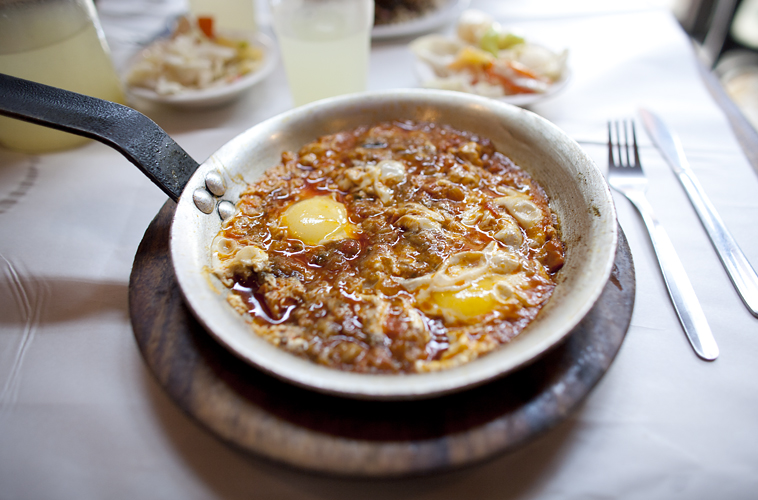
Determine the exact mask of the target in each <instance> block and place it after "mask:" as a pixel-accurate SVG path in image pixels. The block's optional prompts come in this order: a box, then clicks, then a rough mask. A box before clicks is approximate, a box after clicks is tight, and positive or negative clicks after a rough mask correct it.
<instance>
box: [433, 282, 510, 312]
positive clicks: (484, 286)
mask: <svg viewBox="0 0 758 500" xmlns="http://www.w3.org/2000/svg"><path fill="white" fill-rule="evenodd" d="M495 285H497V281H496V280H494V279H492V278H490V277H485V278H482V279H480V280H478V281H475V282H474V283H472V284H471V285H469V286H467V287H466V288H463V289H462V290H458V291H455V292H452V291H451V292H433V293H432V300H433V301H434V303H435V304H436V305H437V306H438V307H439V308H440V309H442V310H444V311H446V312H447V313H449V314H450V315H452V316H455V317H456V318H458V319H463V320H468V319H473V318H477V317H479V316H483V315H484V314H487V313H489V312H491V311H492V310H493V309H494V308H495V306H497V305H498V300H497V297H496V293H497V292H496V291H495Z"/></svg>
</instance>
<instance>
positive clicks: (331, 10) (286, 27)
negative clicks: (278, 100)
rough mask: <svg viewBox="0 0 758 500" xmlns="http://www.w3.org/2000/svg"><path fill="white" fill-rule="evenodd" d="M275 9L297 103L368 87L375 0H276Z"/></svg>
mask: <svg viewBox="0 0 758 500" xmlns="http://www.w3.org/2000/svg"><path fill="white" fill-rule="evenodd" d="M272 12H273V16H274V28H275V30H276V35H277V38H278V39H279V46H280V48H281V51H282V59H283V60H284V69H285V71H286V73H287V80H288V82H289V86H290V91H291V93H292V98H293V100H294V102H295V105H296V106H300V105H302V104H305V103H308V102H311V101H315V100H318V99H323V98H326V97H332V96H336V95H341V94H348V93H351V92H360V91H362V90H366V87H367V83H368V62H369V59H368V58H369V52H370V50H371V26H372V22H373V17H374V12H373V1H357V0H347V1H342V2H340V1H333V2H312V3H311V2H308V1H304V2H292V3H289V2H281V3H279V4H277V3H276V2H273V5H272Z"/></svg>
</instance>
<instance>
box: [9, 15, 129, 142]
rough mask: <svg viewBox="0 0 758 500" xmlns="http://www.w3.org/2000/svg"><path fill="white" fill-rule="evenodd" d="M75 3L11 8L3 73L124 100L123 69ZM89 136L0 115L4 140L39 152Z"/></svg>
mask: <svg viewBox="0 0 758 500" xmlns="http://www.w3.org/2000/svg"><path fill="white" fill-rule="evenodd" d="M72 4H73V5H69V4H66V3H65V2H54V3H53V4H51V5H53V6H52V7H50V6H44V5H43V6H33V7H23V6H22V7H20V8H18V9H14V10H13V12H11V14H10V15H9V14H7V13H6V14H5V19H4V20H3V21H2V22H0V73H6V74H8V75H12V76H17V77H19V78H25V79H27V80H33V81H36V82H39V83H44V84H47V85H52V86H54V87H60V88H63V89H66V90H71V91H74V92H78V93H80V94H87V95H90V96H94V97H99V98H101V99H107V100H109V101H116V102H123V101H124V96H123V93H122V90H121V85H120V82H119V79H118V75H117V74H116V72H115V70H114V68H113V64H112V62H111V60H110V56H109V54H108V49H107V47H106V46H105V42H104V40H102V39H101V37H100V34H99V32H98V27H97V26H96V25H95V23H94V22H93V21H92V19H91V18H89V17H87V16H88V14H89V13H88V12H87V11H86V10H83V9H82V7H81V6H80V5H77V4H76V3H75V2H72ZM85 7H86V6H85ZM0 17H2V16H0ZM86 141H87V139H85V138H83V137H81V136H78V135H73V134H68V133H65V132H60V131H56V130H52V129H49V128H46V127H41V126H37V125H32V124H30V123H27V122H22V121H18V120H13V119H10V118H6V117H0V144H2V145H3V146H5V147H8V148H10V149H16V150H20V151H25V152H31V153H39V152H47V151H55V150H60V149H66V148H70V147H74V146H78V145H80V144H83V143H84V142H86Z"/></svg>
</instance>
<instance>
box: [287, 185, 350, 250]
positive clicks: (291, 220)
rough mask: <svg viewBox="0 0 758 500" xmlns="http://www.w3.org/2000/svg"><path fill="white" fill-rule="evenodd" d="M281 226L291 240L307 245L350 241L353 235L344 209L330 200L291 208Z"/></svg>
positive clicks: (320, 198) (308, 201)
mask: <svg viewBox="0 0 758 500" xmlns="http://www.w3.org/2000/svg"><path fill="white" fill-rule="evenodd" d="M281 223H282V225H283V226H286V227H287V230H288V231H289V234H290V236H292V237H293V238H295V239H298V240H300V241H302V242H303V243H305V244H306V245H321V244H323V243H325V242H327V241H333V240H341V239H344V238H350V236H351V233H352V224H350V222H348V220H347V210H346V209H345V205H343V204H342V203H340V202H338V201H337V200H334V199H332V198H330V197H328V196H314V197H313V198H308V199H305V200H301V201H298V202H297V203H295V204H293V205H291V206H290V207H289V208H287V210H285V211H284V213H283V214H282V217H281Z"/></svg>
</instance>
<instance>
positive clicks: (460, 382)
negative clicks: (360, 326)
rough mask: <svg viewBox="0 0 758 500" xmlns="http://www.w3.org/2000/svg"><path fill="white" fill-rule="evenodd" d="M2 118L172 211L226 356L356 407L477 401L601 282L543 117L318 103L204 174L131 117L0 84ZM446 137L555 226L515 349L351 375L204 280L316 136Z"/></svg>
mask: <svg viewBox="0 0 758 500" xmlns="http://www.w3.org/2000/svg"><path fill="white" fill-rule="evenodd" d="M0 114H4V115H7V116H10V117H14V118H20V119H23V120H27V121H31V122H33V123H37V124H41V125H45V126H49V127H53V128H57V129H60V130H64V131H68V132H73V133H75V134H79V135H84V136H87V137H90V138H93V139H96V140H98V141H100V142H103V143H105V144H107V145H109V146H111V147H113V148H115V149H116V150H118V151H119V152H121V153H122V154H123V155H124V156H125V157H126V158H127V159H128V160H129V161H131V162H132V163H134V164H135V165H136V166H137V167H138V168H140V170H142V171H143V172H144V173H145V174H146V175H147V176H148V177H149V178H150V179H151V180H152V181H153V182H154V183H155V184H157V185H158V187H160V188H161V189H162V190H163V191H164V192H165V193H166V194H167V195H168V196H169V197H170V198H171V199H173V200H175V201H176V202H177V206H176V212H175V215H174V219H173V222H172V227H171V234H170V250H171V258H172V261H173V265H174V271H175V273H176V277H177V281H178V283H179V286H180V288H181V291H182V294H183V296H184V298H185V301H186V302H187V304H188V306H189V308H190V309H191V310H192V312H193V314H194V315H195V316H196V318H197V319H198V320H199V321H200V323H201V324H202V325H203V326H204V327H205V329H206V330H207V331H208V333H209V334H210V335H212V336H213V337H215V338H216V339H217V340H218V341H219V342H220V343H221V344H223V345H224V346H225V347H227V348H228V349H229V350H230V351H231V352H233V353H234V354H236V355H237V356H239V357H240V358H242V359H244V360H245V361H247V362H248V363H250V364H252V365H254V366H256V367H257V368H259V369H262V370H264V371H266V372H268V373H270V374H273V375H275V376H277V377H279V378H282V379H284V380H286V381H289V382H290V383H294V384H297V385H300V386H303V387H306V388H310V389H313V390H317V391H321V392H325V393H329V394H336V395H341V396H345V397H352V398H365V399H412V398H424V397H431V396H436V395H441V394H445V393H449V392H453V391H458V390H462V389H465V388H468V387H472V386H475V385H478V384H481V383H484V382H486V381H488V380H491V379H493V378H495V377H499V376H502V375H504V374H506V373H509V372H512V371H514V370H516V369H518V368H519V367H521V366H524V365H525V364H528V363H530V362H532V361H534V360H535V359H536V358H538V357H539V356H541V355H543V354H544V353H545V352H547V351H549V350H550V349H552V348H554V347H555V346H556V345H558V344H559V343H560V342H561V341H562V340H563V339H564V338H565V337H566V336H567V335H568V334H569V333H570V332H571V330H572V329H573V328H574V327H575V326H576V325H577V324H578V323H579V321H581V319H582V318H583V317H584V316H585V315H586V313H587V312H588V311H589V310H590V308H591V307H592V306H593V304H594V303H595V301H596V300H597V298H598V297H599V296H600V293H601V292H602V289H603V287H604V286H605V284H606V282H607V281H608V279H609V276H610V273H611V270H612V267H613V262H614V256H615V252H616V243H617V236H618V235H617V223H616V213H615V208H614V205H613V200H612V198H611V194H610V191H609V189H608V186H607V184H606V182H605V180H604V178H603V175H602V173H601V172H600V171H599V169H598V168H597V167H596V166H595V164H594V163H593V162H592V160H591V159H590V158H589V157H588V156H587V154H586V153H584V151H582V149H581V148H580V147H579V145H578V144H577V143H576V142H575V141H573V140H572V139H571V138H569V137H568V136H567V135H566V134H565V133H564V132H562V131H561V130H560V129H559V128H558V127H556V126H555V125H553V124H552V123H550V122H549V121H547V120H545V119H544V118H541V117H540V116H538V115H536V114H534V113H532V112H530V111H527V110H524V109H521V108H517V107H515V106H512V105H509V104H505V103H500V102H496V101H493V100H490V99H486V98H483V97H478V96H472V95H468V94H464V93H460V92H447V91H430V90H419V89H396V90H389V91H380V92H366V93H360V94H352V95H348V96H342V97H336V98H331V99H325V100H323V101H319V102H316V103H313V104H310V105H307V106H303V107H300V108H296V109H293V110H291V111H288V112H285V113H283V114H280V115H278V116H275V117H273V118H270V119H268V120H266V121H264V122H262V123H259V124H258V125H255V126H254V127H252V128H250V129H248V130H247V131H245V132H243V133H242V134H240V135H239V136H237V137H236V138H234V139H232V140H231V141H230V142H228V143H227V144H226V145H224V146H223V147H221V148H220V149H219V150H218V151H216V152H215V153H214V154H213V155H211V156H210V157H209V158H208V159H207V160H206V161H205V162H203V163H202V165H198V163H197V162H196V161H195V160H193V159H192V158H190V157H189V155H188V154H187V153H186V152H185V151H183V150H182V149H181V148H180V147H179V146H178V145H177V144H176V143H175V142H174V141H173V140H172V139H171V138H170V137H169V136H168V135H167V134H166V133H165V132H164V131H163V130H162V129H160V127H158V126H157V125H156V124H155V123H154V122H153V121H151V120H150V119H149V118H147V117H146V116H144V115H142V114H140V113H138V112H137V111H135V110H133V109H131V108H128V107H126V106H122V105H119V104H115V103H112V102H108V101H103V100H100V99H95V98H92V97H87V96H83V95H79V94H74V93H72V92H68V91H64V90H61V89H57V88H53V87H48V86H45V85H40V84H37V83H33V82H29V81H25V80H20V79H17V78H14V77H10V76H6V75H2V74H0ZM406 119H407V120H416V121H431V122H436V123H446V124H449V125H452V126H454V127H456V128H458V129H463V130H468V131H470V132H473V133H475V134H478V135H480V136H482V137H487V138H489V139H490V140H492V142H493V144H494V145H495V147H496V148H497V149H498V150H499V151H501V152H503V153H505V154H506V155H507V156H509V157H510V158H511V159H512V160H514V161H515V163H516V164H517V165H519V166H520V167H521V168H523V169H524V170H526V171H527V172H529V173H530V174H531V175H532V177H534V178H535V180H537V182H539V183H540V184H541V185H542V187H543V188H544V189H545V191H546V193H547V195H548V196H549V198H550V207H551V209H552V210H553V212H554V213H555V214H557V216H558V218H559V220H560V224H561V237H562V239H563V241H564V243H565V244H566V260H565V265H564V266H563V268H562V269H561V270H560V271H559V273H558V275H557V286H556V288H555V290H554V292H553V295H552V297H551V298H550V300H549V301H548V302H547V304H546V305H545V306H544V307H543V309H542V310H541V311H540V313H539V314H538V316H537V318H536V319H535V320H534V321H533V322H532V323H531V324H530V325H529V327H528V328H527V329H526V330H524V332H522V333H521V335H519V336H518V337H517V338H516V339H515V340H513V341H511V342H510V343H508V344H506V345H504V346H501V347H500V348H498V349H496V350H495V351H493V352H491V353H489V354H487V355H486V356H483V357H481V358H479V359H476V360H474V361H472V362H470V363H467V364H465V365H463V366H460V367H456V368H452V369H448V370H443V371H440V372H435V373H427V374H404V375H376V374H357V373H349V372H343V371H339V370H336V369H331V368H326V367H323V366H320V365H317V364H315V363H312V362H310V361H307V360H305V359H301V358H298V357H296V356H294V355H292V354H290V353H287V352H285V351H283V350H280V349H278V348H276V347H275V346H273V345H271V344H269V343H268V342H266V341H265V340H263V339H261V338H259V337H257V336H256V335H254V334H253V333H252V332H251V329H250V327H249V324H248V323H247V322H246V321H247V320H246V319H245V318H244V317H243V316H241V315H239V314H237V313H236V312H234V311H233V310H232V308H231V307H230V306H229V305H228V304H227V302H226V300H225V294H226V293H228V291H227V290H226V289H225V288H224V287H223V286H222V285H221V284H220V283H218V282H217V281H214V278H213V277H212V275H211V273H210V272H209V267H210V263H211V250H210V247H211V242H212V240H213V238H214V236H215V235H216V234H217V233H218V231H219V230H220V228H221V224H222V222H223V220H224V219H226V218H228V217H230V216H231V215H233V213H234V204H235V203H236V201H237V200H238V199H239V195H240V193H241V192H242V190H243V189H244V188H245V186H246V185H247V184H248V183H249V182H251V181H254V180H256V179H257V178H258V177H259V176H260V175H261V174H262V173H263V172H264V171H265V170H266V169H268V168H270V167H273V166H275V165H276V164H277V163H278V162H279V161H280V158H281V153H282V152H283V151H297V150H298V149H300V147H301V146H303V145H304V144H306V143H308V142H310V141H313V140H315V139H316V138H318V137H319V136H322V135H325V134H331V133H335V132H338V131H340V130H345V129H350V128H353V127H357V126H359V125H370V124H372V123H376V122H380V121H387V120H406Z"/></svg>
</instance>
